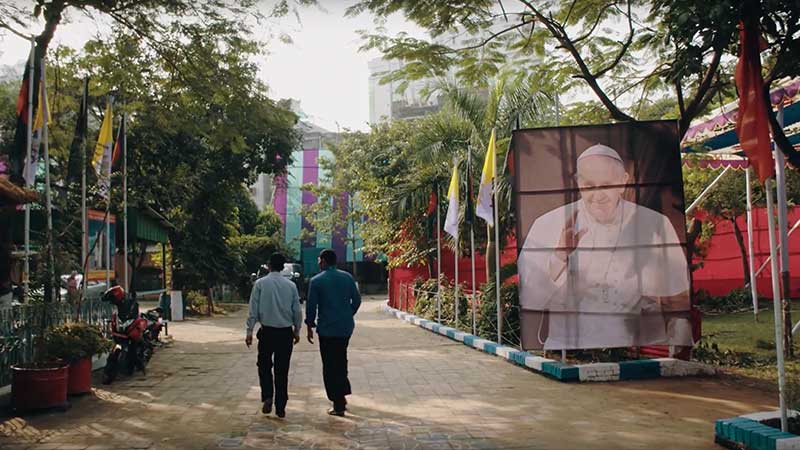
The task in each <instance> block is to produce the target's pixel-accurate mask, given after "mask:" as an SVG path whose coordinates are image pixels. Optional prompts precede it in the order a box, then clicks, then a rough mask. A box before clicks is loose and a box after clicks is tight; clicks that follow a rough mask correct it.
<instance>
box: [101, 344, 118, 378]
mask: <svg viewBox="0 0 800 450" xmlns="http://www.w3.org/2000/svg"><path fill="white" fill-rule="evenodd" d="M120 353H121V350H119V349H115V350H114V351H112V352H111V354H110V355H108V359H107V360H106V367H105V368H104V369H103V384H111V383H113V382H114V379H115V378H117V372H118V371H119V354H120Z"/></svg>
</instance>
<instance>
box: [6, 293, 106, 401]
mask: <svg viewBox="0 0 800 450" xmlns="http://www.w3.org/2000/svg"><path fill="white" fill-rule="evenodd" d="M112 312H113V305H111V304H110V303H107V302H102V301H100V298H99V297H97V298H89V299H87V300H85V301H83V302H81V303H80V304H79V305H70V304H67V303H39V302H36V303H31V304H23V305H15V306H12V307H11V308H7V309H0V387H3V386H6V385H8V384H10V383H11V366H12V365H14V364H24V363H29V362H31V361H32V360H33V356H34V355H33V353H34V342H35V340H36V338H37V337H38V336H40V335H41V334H42V333H43V332H44V330H46V329H47V328H48V327H51V326H57V325H61V324H64V323H68V322H86V323H89V324H93V325H100V326H101V327H102V328H103V329H105V328H106V324H107V321H108V320H110V319H111V314H112Z"/></svg>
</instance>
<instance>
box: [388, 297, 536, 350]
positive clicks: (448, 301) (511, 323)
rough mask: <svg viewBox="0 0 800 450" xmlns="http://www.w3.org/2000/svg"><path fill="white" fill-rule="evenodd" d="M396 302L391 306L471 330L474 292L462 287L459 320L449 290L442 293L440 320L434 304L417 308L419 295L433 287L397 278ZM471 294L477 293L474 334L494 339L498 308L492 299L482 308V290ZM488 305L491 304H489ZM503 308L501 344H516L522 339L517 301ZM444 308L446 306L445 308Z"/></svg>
mask: <svg viewBox="0 0 800 450" xmlns="http://www.w3.org/2000/svg"><path fill="white" fill-rule="evenodd" d="M395 293H396V297H395V298H396V304H395V305H391V306H392V307H393V308H397V309H399V310H401V311H405V312H410V313H414V314H417V315H419V316H420V317H423V318H425V319H428V320H432V321H435V322H438V323H440V324H442V325H446V326H450V327H454V328H457V329H460V330H463V331H466V332H472V314H473V311H472V308H473V303H472V296H473V292H472V291H471V290H469V289H466V288H464V287H462V288H461V289H460V290H459V304H460V307H459V316H458V322H456V321H455V320H454V317H453V314H452V310H453V309H454V303H455V301H454V299H453V297H452V294H450V293H447V294H443V295H442V297H441V311H442V315H441V320H440V317H439V315H438V314H437V313H438V311H437V309H436V308H435V307H434V308H433V310H431V309H430V308H428V309H426V310H425V311H422V310H421V309H420V308H417V299H418V298H419V297H420V296H421V295H424V296H427V297H429V298H431V297H434V298H435V296H436V292H435V291H426V290H424V289H420V288H419V287H417V286H415V284H414V283H407V282H400V283H398V285H397V286H396V291H395ZM474 295H475V296H476V299H475V304H474V306H475V318H476V329H475V334H476V335H478V336H480V337H482V338H484V339H488V340H490V341H497V339H498V333H497V309H496V307H495V302H494V301H492V302H491V305H486V306H487V308H483V307H482V305H481V291H475V292H474ZM488 306H491V307H488ZM504 308H505V310H504V311H503V312H504V314H503V336H502V343H503V344H504V345H509V346H512V347H515V348H519V347H520V345H521V344H520V343H521V339H520V329H519V320H518V317H519V305H506V306H505V307H504ZM445 310H447V311H446V312H445ZM486 313H488V315H487V316H486V317H483V314H486ZM512 316H516V317H517V319H516V320H510V317H512Z"/></svg>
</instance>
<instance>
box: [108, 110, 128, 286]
mask: <svg viewBox="0 0 800 450" xmlns="http://www.w3.org/2000/svg"><path fill="white" fill-rule="evenodd" d="M127 120H128V115H127V113H125V112H124V111H123V113H122V209H123V212H122V217H123V218H122V220H124V222H123V225H122V229H123V231H122V235H123V244H122V245H123V246H124V247H123V248H124V249H125V253H124V254H125V262H124V263H123V264H122V268H123V269H122V270H123V274H124V281H123V283H124V286H125V290H126V291H130V286H128V124H127ZM109 198H111V196H110V195H109Z"/></svg>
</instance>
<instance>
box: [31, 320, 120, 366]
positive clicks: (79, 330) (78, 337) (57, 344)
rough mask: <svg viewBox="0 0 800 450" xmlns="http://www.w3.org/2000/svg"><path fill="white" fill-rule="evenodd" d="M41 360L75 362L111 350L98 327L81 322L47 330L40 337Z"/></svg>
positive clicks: (109, 342) (108, 341)
mask: <svg viewBox="0 0 800 450" xmlns="http://www.w3.org/2000/svg"><path fill="white" fill-rule="evenodd" d="M41 344H42V345H41V351H42V355H41V356H42V359H43V360H53V359H61V360H64V361H66V362H70V363H71V362H75V361H78V360H80V359H83V358H88V357H91V356H93V355H97V354H100V353H105V352H107V351H109V350H110V349H111V341H110V340H109V339H107V338H106V337H105V336H103V332H102V330H101V329H100V327H97V326H94V325H89V324H87V323H83V322H73V323H68V324H66V325H61V326H57V327H52V328H48V329H47V330H46V331H45V333H44V335H43V336H42V343H41Z"/></svg>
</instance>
